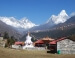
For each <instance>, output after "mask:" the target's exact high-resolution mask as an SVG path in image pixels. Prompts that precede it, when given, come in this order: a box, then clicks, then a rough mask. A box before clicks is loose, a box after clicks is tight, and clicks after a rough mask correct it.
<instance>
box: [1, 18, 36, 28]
mask: <svg viewBox="0 0 75 58" xmlns="http://www.w3.org/2000/svg"><path fill="white" fill-rule="evenodd" d="M0 20H1V21H2V22H4V23H6V24H7V25H10V26H12V27H15V28H20V29H29V28H32V27H34V26H36V25H35V24H34V23H32V22H31V21H29V20H28V19H27V18H22V19H21V20H18V19H15V18H14V17H0Z"/></svg>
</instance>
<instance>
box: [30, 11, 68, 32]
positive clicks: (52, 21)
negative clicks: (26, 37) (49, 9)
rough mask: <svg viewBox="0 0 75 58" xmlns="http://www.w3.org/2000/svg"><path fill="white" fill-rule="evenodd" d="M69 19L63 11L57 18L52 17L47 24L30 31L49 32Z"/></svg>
mask: <svg viewBox="0 0 75 58" xmlns="http://www.w3.org/2000/svg"><path fill="white" fill-rule="evenodd" d="M68 18H69V16H68V15H67V13H66V11H65V10H62V11H61V12H60V13H59V14H58V15H57V16H56V15H52V16H51V17H50V18H49V19H48V21H47V22H46V23H45V24H42V25H39V26H36V27H33V28H31V29H30V31H35V32H39V31H45V30H49V29H51V28H52V27H53V26H55V25H58V24H60V23H64V22H66V21H67V20H68Z"/></svg>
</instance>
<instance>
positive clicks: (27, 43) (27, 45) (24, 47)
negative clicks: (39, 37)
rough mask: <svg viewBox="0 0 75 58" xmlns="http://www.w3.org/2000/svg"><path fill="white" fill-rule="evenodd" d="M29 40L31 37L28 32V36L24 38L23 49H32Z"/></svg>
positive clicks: (32, 46) (31, 43)
mask: <svg viewBox="0 0 75 58" xmlns="http://www.w3.org/2000/svg"><path fill="white" fill-rule="evenodd" d="M31 38H32V37H31V36H30V35H29V32H28V35H27V36H26V41H25V46H23V49H29V48H34V45H33V42H32V41H31Z"/></svg>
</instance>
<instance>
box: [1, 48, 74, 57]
mask: <svg viewBox="0 0 75 58" xmlns="http://www.w3.org/2000/svg"><path fill="white" fill-rule="evenodd" d="M0 58H75V55H74V54H69V55H68V54H64V55H62V54H60V55H58V54H50V53H47V51H37V50H29V51H28V50H14V49H9V48H2V47H0Z"/></svg>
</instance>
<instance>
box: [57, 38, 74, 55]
mask: <svg viewBox="0 0 75 58" xmlns="http://www.w3.org/2000/svg"><path fill="white" fill-rule="evenodd" d="M58 50H60V53H61V54H75V42H74V41H72V40H69V39H64V40H61V41H59V42H57V51H58Z"/></svg>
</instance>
